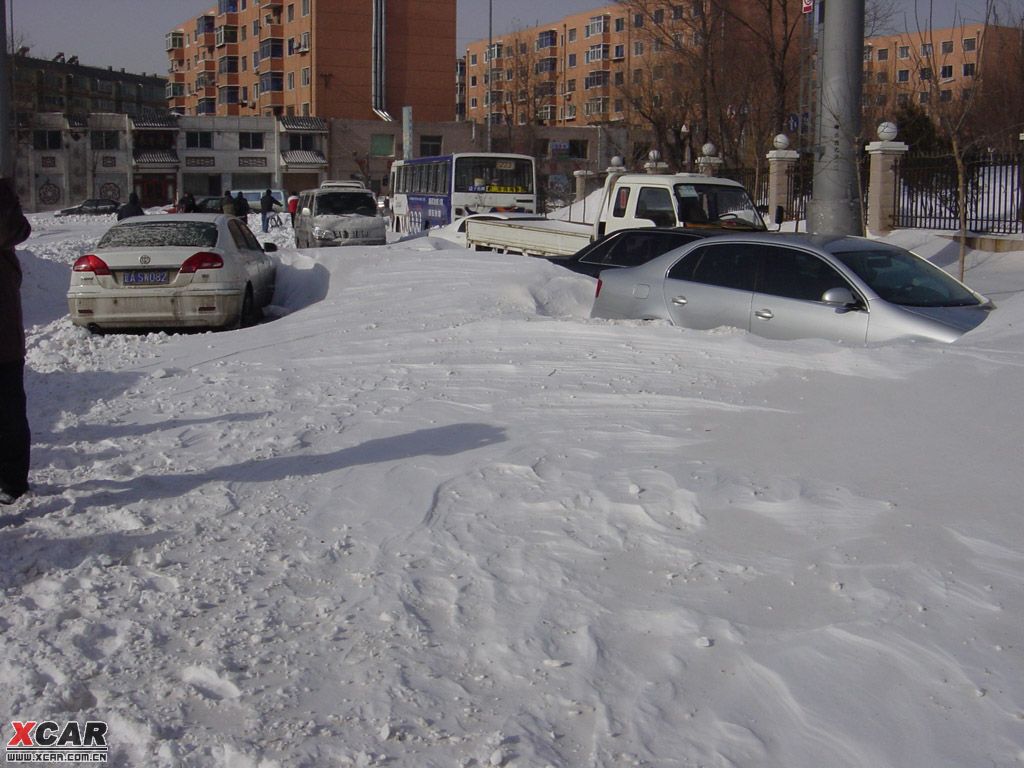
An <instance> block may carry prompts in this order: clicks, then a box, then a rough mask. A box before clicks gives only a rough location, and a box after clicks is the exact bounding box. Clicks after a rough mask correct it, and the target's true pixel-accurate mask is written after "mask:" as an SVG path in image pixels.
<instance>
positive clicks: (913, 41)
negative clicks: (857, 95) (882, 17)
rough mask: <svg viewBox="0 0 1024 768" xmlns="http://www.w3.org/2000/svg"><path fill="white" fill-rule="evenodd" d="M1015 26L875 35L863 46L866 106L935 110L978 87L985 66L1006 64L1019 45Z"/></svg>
mask: <svg viewBox="0 0 1024 768" xmlns="http://www.w3.org/2000/svg"><path fill="white" fill-rule="evenodd" d="M1020 34H1021V33H1020V30H1019V29H1016V28H1013V27H998V26H988V27H986V26H984V25H982V24H966V25H963V26H960V27H954V28H950V29H935V30H925V31H922V32H913V33H903V34H899V35H886V36H881V37H871V38H868V39H867V40H866V41H865V44H864V89H865V97H866V98H865V106H866V107H871V108H875V109H886V108H888V109H893V108H895V107H897V106H899V105H901V104H907V103H909V102H914V103H916V104H918V105H920V106H921V107H923V108H924V109H925V111H934V109H936V108H938V105H941V104H942V103H945V102H953V101H956V100H960V99H963V98H964V97H965V95H969V94H971V93H972V92H973V90H974V89H975V87H976V85H977V83H978V82H979V78H980V76H981V71H982V68H983V67H985V66H987V65H990V64H991V65H995V66H993V69H992V74H996V73H997V71H998V62H1000V61H1005V60H1006V53H1007V51H1009V50H1011V49H1012V48H1014V47H1017V46H1019V45H1020V42H1019V38H1020Z"/></svg>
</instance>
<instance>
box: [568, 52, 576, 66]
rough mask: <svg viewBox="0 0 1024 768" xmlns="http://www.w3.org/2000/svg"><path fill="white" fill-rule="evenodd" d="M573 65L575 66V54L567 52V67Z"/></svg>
mask: <svg viewBox="0 0 1024 768" xmlns="http://www.w3.org/2000/svg"><path fill="white" fill-rule="evenodd" d="M575 66H576V54H575V53H570V54H569V69H572V68H573V67H575Z"/></svg>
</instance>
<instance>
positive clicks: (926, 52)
mask: <svg viewBox="0 0 1024 768" xmlns="http://www.w3.org/2000/svg"><path fill="white" fill-rule="evenodd" d="M934 50H935V49H934V47H933V46H932V44H931V43H921V55H922V56H931V55H932V53H933V52H934Z"/></svg>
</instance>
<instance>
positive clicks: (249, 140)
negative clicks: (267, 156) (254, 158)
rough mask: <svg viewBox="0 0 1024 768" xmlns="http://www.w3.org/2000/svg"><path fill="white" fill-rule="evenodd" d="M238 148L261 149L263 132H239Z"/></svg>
mask: <svg viewBox="0 0 1024 768" xmlns="http://www.w3.org/2000/svg"><path fill="white" fill-rule="evenodd" d="M239 148H240V150H262V148H263V134H262V133H260V132H252V131H242V132H240V133H239Z"/></svg>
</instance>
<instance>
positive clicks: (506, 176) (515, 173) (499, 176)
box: [455, 157, 533, 195]
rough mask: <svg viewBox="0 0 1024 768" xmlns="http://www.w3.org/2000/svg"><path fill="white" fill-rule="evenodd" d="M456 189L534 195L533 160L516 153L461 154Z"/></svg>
mask: <svg viewBox="0 0 1024 768" xmlns="http://www.w3.org/2000/svg"><path fill="white" fill-rule="evenodd" d="M455 191H456V192H512V193H515V194H527V195H532V194H533V164H532V163H531V162H530V161H529V160H520V159H516V158H512V157H500V158H494V157H457V158H455Z"/></svg>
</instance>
